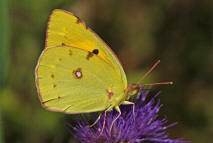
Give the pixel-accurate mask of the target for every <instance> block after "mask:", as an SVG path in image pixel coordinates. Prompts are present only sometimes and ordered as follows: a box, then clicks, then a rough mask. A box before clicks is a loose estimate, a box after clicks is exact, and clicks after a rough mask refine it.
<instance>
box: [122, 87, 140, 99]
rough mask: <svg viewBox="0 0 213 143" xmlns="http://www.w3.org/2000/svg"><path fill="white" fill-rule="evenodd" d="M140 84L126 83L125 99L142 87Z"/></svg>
mask: <svg viewBox="0 0 213 143" xmlns="http://www.w3.org/2000/svg"><path fill="white" fill-rule="evenodd" d="M142 86H143V85H142V84H128V86H127V89H126V90H125V92H126V93H127V99H129V98H130V97H131V96H133V95H135V94H136V93H137V92H138V90H139V89H141V88H142Z"/></svg>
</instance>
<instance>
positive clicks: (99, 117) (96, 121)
mask: <svg viewBox="0 0 213 143" xmlns="http://www.w3.org/2000/svg"><path fill="white" fill-rule="evenodd" d="M101 115H102V113H101V114H100V115H99V116H98V118H97V119H96V120H95V122H94V123H93V124H92V125H90V126H89V127H90V128H91V127H93V126H95V125H96V124H97V123H98V121H99V120H100V119H101Z"/></svg>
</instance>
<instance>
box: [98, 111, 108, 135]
mask: <svg viewBox="0 0 213 143" xmlns="http://www.w3.org/2000/svg"><path fill="white" fill-rule="evenodd" d="M106 113H107V110H105V111H104V122H103V126H102V129H101V132H100V134H99V136H100V135H101V134H102V133H103V131H104V128H105V124H106Z"/></svg>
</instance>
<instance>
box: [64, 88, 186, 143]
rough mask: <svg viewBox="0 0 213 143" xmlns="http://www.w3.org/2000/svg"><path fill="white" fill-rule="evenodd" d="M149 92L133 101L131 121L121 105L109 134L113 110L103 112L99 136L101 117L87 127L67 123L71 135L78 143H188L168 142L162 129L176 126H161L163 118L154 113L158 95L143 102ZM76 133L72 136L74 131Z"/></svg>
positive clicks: (81, 123)
mask: <svg viewBox="0 0 213 143" xmlns="http://www.w3.org/2000/svg"><path fill="white" fill-rule="evenodd" d="M149 92H150V90H147V91H145V90H144V89H142V90H140V91H139V93H138V95H137V98H136V102H135V120H134V117H133V110H132V106H131V105H121V106H120V108H121V112H122V114H121V116H120V117H119V118H118V119H117V120H116V122H115V123H114V125H113V128H112V131H111V133H110V131H109V130H110V126H111V124H112V121H113V120H114V119H115V117H116V116H117V115H118V113H117V112H116V111H114V110H113V111H111V112H108V113H107V116H106V125H105V128H104V130H103V133H102V134H101V135H100V131H101V129H102V126H103V122H104V116H103V115H102V117H101V119H100V120H99V121H98V123H97V124H96V125H95V126H94V127H92V128H90V127H89V123H88V121H85V120H83V119H79V121H78V123H77V125H76V126H75V127H72V126H71V125H69V124H68V127H71V128H72V131H71V130H70V132H71V134H73V136H74V137H75V138H76V139H77V140H79V141H80V142H81V143H189V142H187V141H182V140H181V139H169V138H168V133H167V132H166V129H167V128H169V127H172V126H174V125H176V124H177V123H172V124H170V125H165V123H167V119H166V118H163V119H161V120H159V119H158V112H159V110H160V108H161V107H162V104H160V100H159V99H158V101H157V102H156V103H155V99H156V97H157V96H158V95H159V94H160V92H158V93H157V94H155V96H154V97H153V98H152V99H151V100H150V101H148V102H147V101H146V98H147V95H148V94H149ZM73 131H74V132H76V133H74V132H73Z"/></svg>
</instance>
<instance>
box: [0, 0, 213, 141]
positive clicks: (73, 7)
mask: <svg viewBox="0 0 213 143" xmlns="http://www.w3.org/2000/svg"><path fill="white" fill-rule="evenodd" d="M56 8H58V9H59V8H60V9H65V10H68V11H70V12H73V13H74V14H75V15H77V16H79V17H80V18H81V19H82V20H84V21H85V22H86V23H87V25H88V26H89V27H91V28H92V29H93V30H94V31H95V32H96V33H98V34H99V35H100V36H101V37H102V38H103V39H104V41H106V43H108V44H109V45H110V47H111V48H112V49H113V50H114V51H115V53H116V54H117V55H118V57H119V59H120V60H121V62H122V64H123V67H124V69H125V71H126V73H127V75H128V79H129V82H136V81H137V80H139V78H140V77H141V76H142V75H143V74H144V73H145V72H146V71H147V70H148V69H149V68H150V67H151V66H152V64H153V63H154V62H156V61H157V60H158V59H161V64H160V65H159V66H158V67H157V68H156V69H155V71H153V72H152V73H151V75H149V76H148V77H147V78H146V80H145V81H144V82H145V83H152V82H159V81H173V82H174V83H175V84H174V85H172V86H162V85H161V86H155V87H153V91H154V92H155V91H158V90H162V91H163V93H162V94H161V95H160V98H161V102H162V103H163V104H164V106H163V108H162V109H161V112H160V113H161V115H165V114H166V115H167V117H168V120H169V123H172V122H174V121H178V122H179V124H178V125H177V126H175V127H172V128H171V129H169V132H170V137H171V138H178V137H183V138H184V139H185V140H190V141H192V142H194V143H211V142H212V135H213V107H212V105H213V64H212V62H213V43H212V40H213V37H212V36H213V34H212V32H213V29H212V28H213V21H212V20H213V17H212V16H213V12H212V10H213V1H211V0H134V1H129V0H54V1H53V0H31V1H29V0H1V1H0V143H4V142H5V143H38V142H39V143H62V142H64V143H71V142H72V143H73V142H76V141H75V140H74V139H73V137H72V136H71V135H70V134H69V133H68V131H67V130H66V128H65V126H64V124H63V120H65V121H69V122H71V120H72V119H73V117H75V116H73V115H65V114H63V113H54V112H50V111H46V110H45V109H43V108H42V107H41V105H40V102H39V99H38V97H37V92H36V87H35V82H34V69H35V66H36V63H37V60H38V57H39V55H40V53H41V51H42V49H44V41H45V31H46V25H47V21H48V17H49V14H50V13H51V11H52V10H53V9H56Z"/></svg>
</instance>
